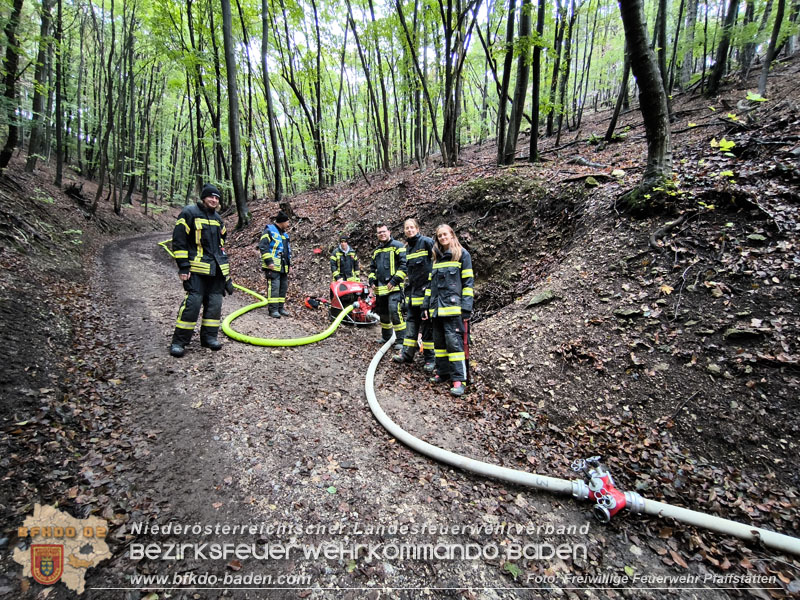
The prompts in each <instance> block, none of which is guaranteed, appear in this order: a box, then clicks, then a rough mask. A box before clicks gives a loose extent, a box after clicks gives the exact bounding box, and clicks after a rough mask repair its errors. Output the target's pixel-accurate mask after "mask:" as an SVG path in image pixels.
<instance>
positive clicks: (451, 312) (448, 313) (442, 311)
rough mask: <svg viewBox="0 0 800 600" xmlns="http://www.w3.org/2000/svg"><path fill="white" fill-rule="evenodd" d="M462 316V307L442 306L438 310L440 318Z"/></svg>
mask: <svg viewBox="0 0 800 600" xmlns="http://www.w3.org/2000/svg"><path fill="white" fill-rule="evenodd" d="M460 314H461V307H460V306H442V307H440V308H439V309H438V311H437V315H436V316H438V317H453V316H457V315H460Z"/></svg>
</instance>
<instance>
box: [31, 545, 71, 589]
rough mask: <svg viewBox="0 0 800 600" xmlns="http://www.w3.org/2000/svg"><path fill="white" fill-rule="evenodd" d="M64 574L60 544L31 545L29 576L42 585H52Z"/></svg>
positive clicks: (62, 547)
mask: <svg viewBox="0 0 800 600" xmlns="http://www.w3.org/2000/svg"><path fill="white" fill-rule="evenodd" d="M62 573H64V546H63V545H62V544H33V545H32V546H31V575H33V578H34V579H35V580H36V581H38V582H39V583H41V584H42V585H52V584H54V583H55V582H56V581H58V580H59V579H61V575H62Z"/></svg>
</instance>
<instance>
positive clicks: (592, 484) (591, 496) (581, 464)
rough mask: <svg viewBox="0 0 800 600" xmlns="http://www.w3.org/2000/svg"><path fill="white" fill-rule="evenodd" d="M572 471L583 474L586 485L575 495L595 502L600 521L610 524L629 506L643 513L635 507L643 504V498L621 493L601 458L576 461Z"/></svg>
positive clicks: (576, 491) (594, 457) (596, 513)
mask: <svg viewBox="0 0 800 600" xmlns="http://www.w3.org/2000/svg"><path fill="white" fill-rule="evenodd" d="M572 470H573V471H575V472H577V473H583V478H584V480H585V485H583V486H582V487H581V489H579V490H575V491H574V492H573V495H575V496H576V497H582V498H584V499H588V500H594V501H595V505H594V509H593V510H594V516H595V517H596V518H597V520H598V521H602V522H603V523H608V522H609V521H610V520H611V517H613V516H614V515H615V514H617V513H618V512H619V511H621V510H622V509H623V508H625V506H626V505H628V504H631V505H632V506H631V509H632V510H634V511H635V512H641V510H640V509H638V510H637V506H634V505H638V503H640V502H641V497H640V496H639V495H638V494H636V495H634V494H632V493H631V492H621V491H619V490H618V489H617V488H616V486H615V485H614V480H613V479H612V478H611V473H609V472H608V471H607V470H606V468H605V467H604V466H603V465H602V464H600V457H599V456H591V457H589V458H585V459H584V458H578V459H575V460H574V461H573V462H572ZM578 483H579V484H580V483H581V482H578Z"/></svg>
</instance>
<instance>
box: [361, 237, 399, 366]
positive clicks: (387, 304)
mask: <svg viewBox="0 0 800 600" xmlns="http://www.w3.org/2000/svg"><path fill="white" fill-rule="evenodd" d="M375 232H376V234H377V236H378V242H380V245H379V246H378V247H377V248H376V249H375V251H374V252H373V253H372V262H371V264H370V270H369V284H370V286H371V287H372V293H373V294H375V296H376V306H375V310H376V312H377V313H378V316H379V317H380V319H381V339H382V340H383V341H384V342H386V341H388V340H389V338H391V337H392V329H394V332H395V335H396V336H397V339H396V340H395V345H394V349H395V350H396V351H398V352H399V351H400V350H402V349H403V345H402V342H401V341H400V340H402V339H403V338H404V337H405V331H406V323H405V321H404V320H403V313H402V305H403V288H402V287H401V285H402V283H403V281H404V280H405V278H406V247H405V246H404V245H403V244H401V243H400V242H398V241H397V240H394V239H392V233H391V231H389V227H388V226H387V225H386V224H385V223H380V224H378V225H377V226H376V228H375Z"/></svg>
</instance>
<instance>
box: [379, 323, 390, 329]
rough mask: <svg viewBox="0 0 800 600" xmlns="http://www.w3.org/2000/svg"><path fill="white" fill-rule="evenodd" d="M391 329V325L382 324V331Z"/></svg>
mask: <svg viewBox="0 0 800 600" xmlns="http://www.w3.org/2000/svg"><path fill="white" fill-rule="evenodd" d="M391 328H392V324H391V323H381V329H391Z"/></svg>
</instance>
